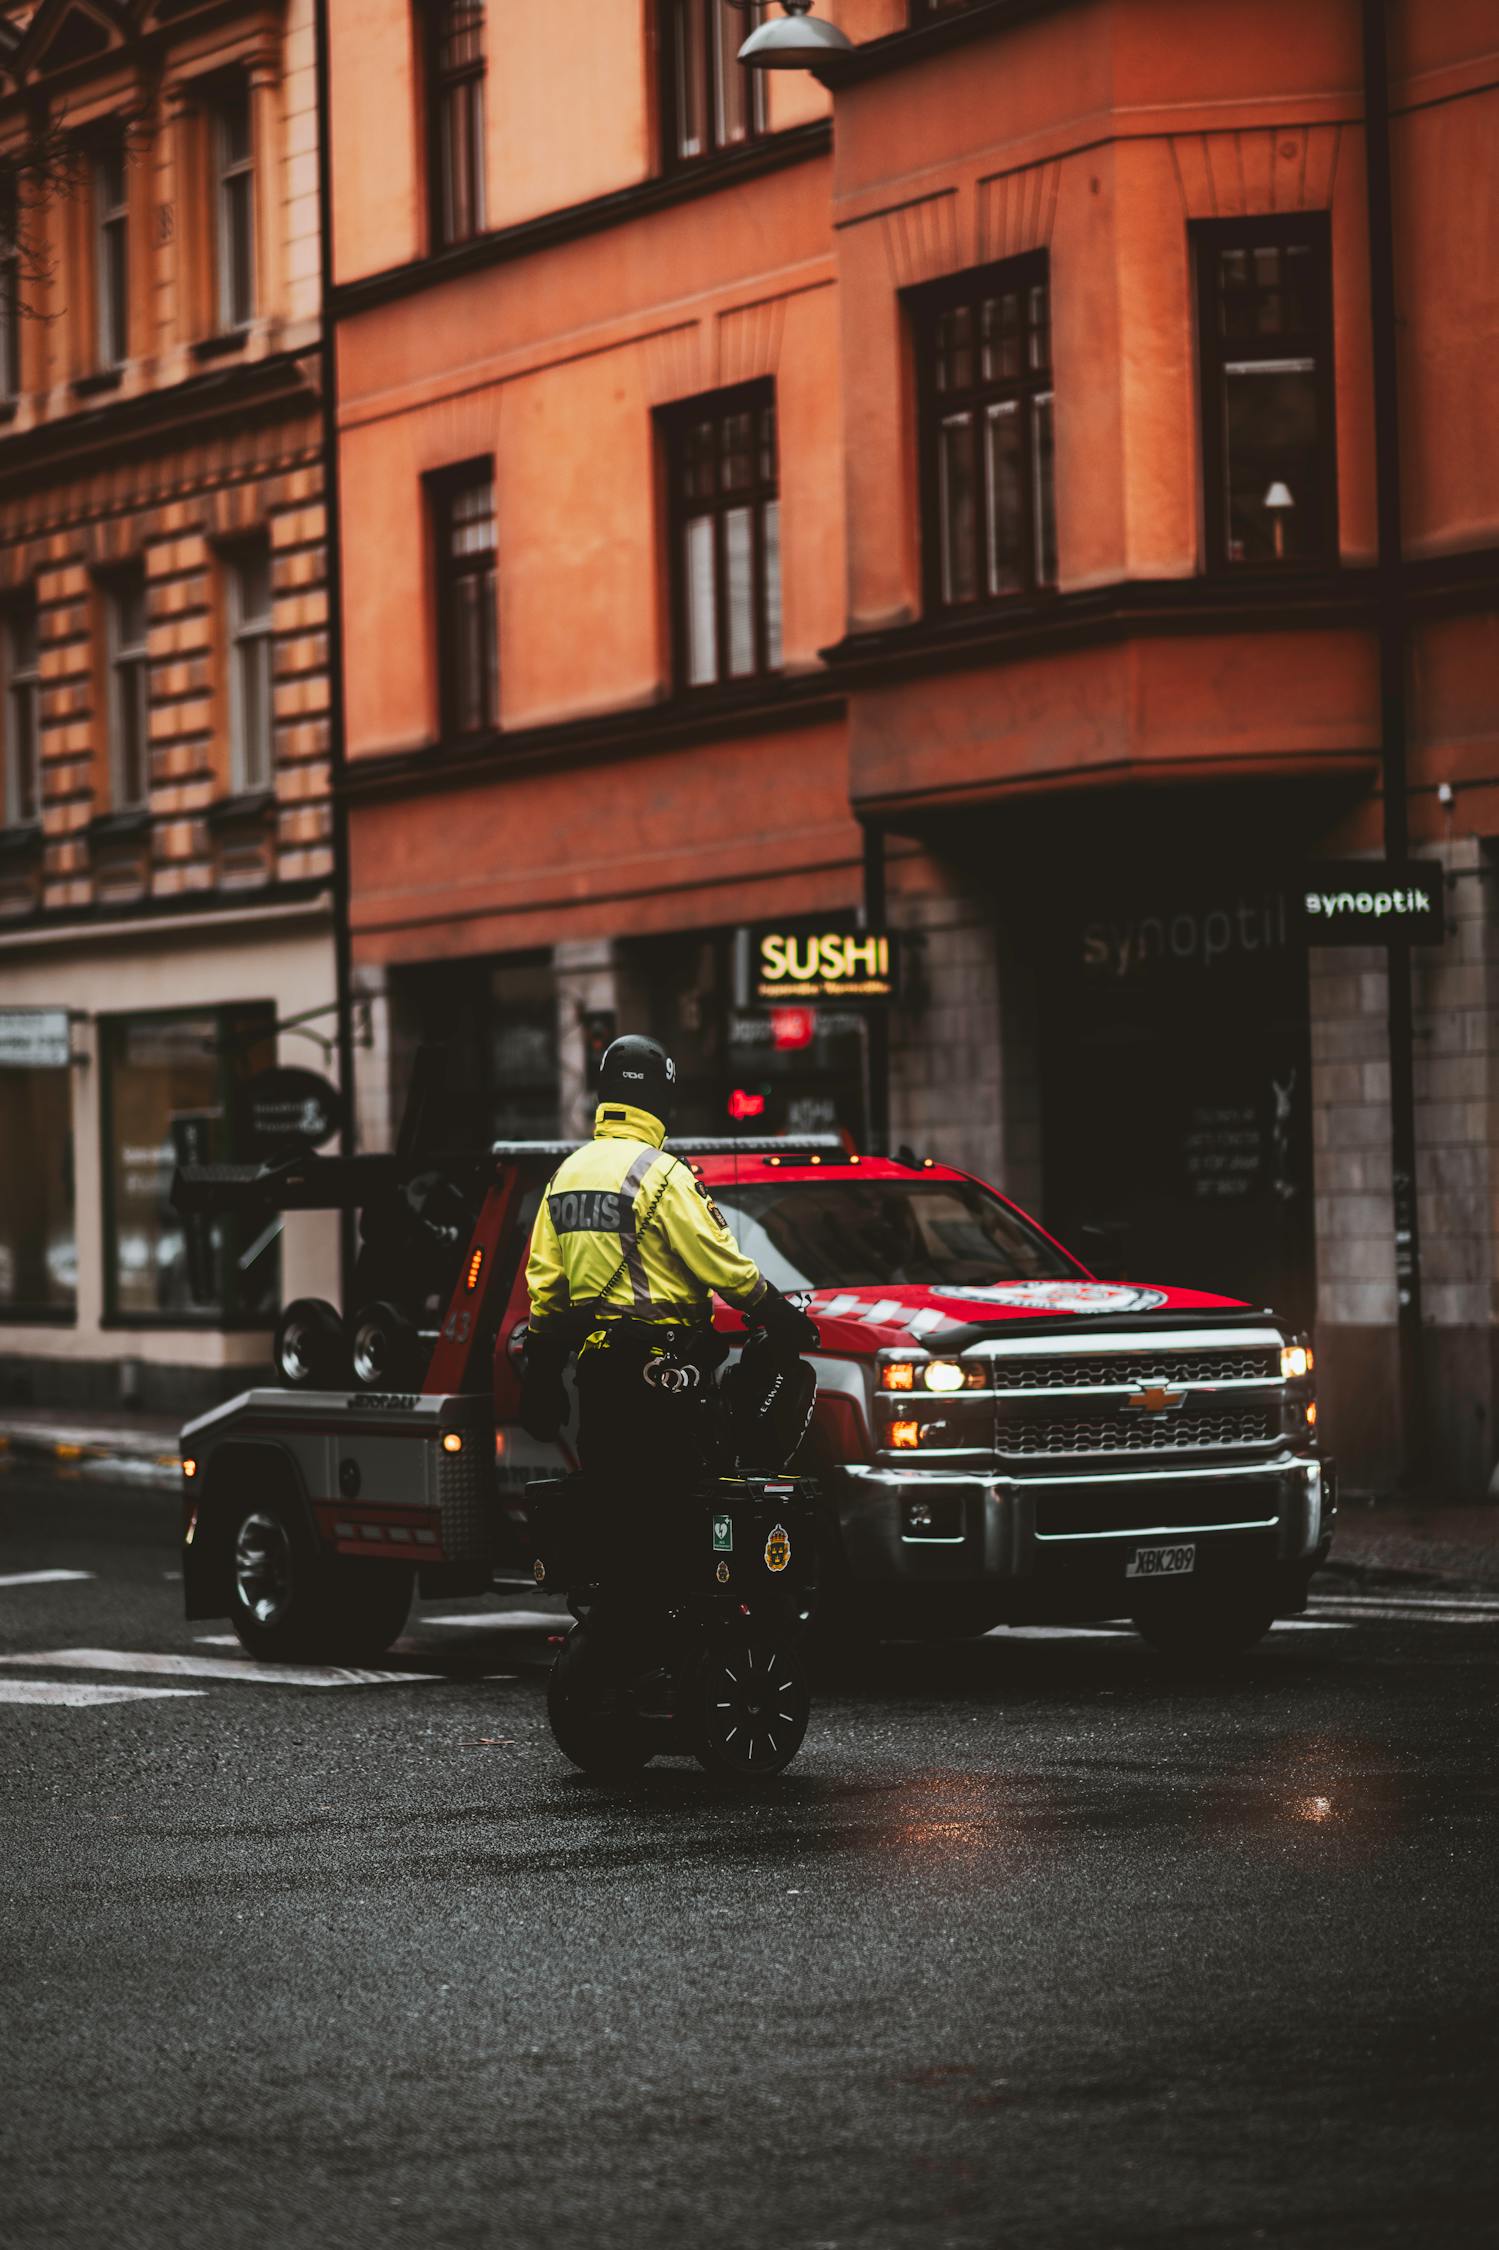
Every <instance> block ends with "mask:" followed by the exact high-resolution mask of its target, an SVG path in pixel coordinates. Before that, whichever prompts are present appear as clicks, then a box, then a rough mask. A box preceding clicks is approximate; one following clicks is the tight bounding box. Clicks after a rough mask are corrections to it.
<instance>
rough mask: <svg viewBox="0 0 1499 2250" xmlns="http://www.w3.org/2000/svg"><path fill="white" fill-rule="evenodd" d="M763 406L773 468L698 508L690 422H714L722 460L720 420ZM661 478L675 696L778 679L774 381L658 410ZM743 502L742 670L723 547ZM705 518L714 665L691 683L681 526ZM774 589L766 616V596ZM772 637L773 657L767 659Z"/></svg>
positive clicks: (756, 449)
mask: <svg viewBox="0 0 1499 2250" xmlns="http://www.w3.org/2000/svg"><path fill="white" fill-rule="evenodd" d="M766 408H769V409H770V412H771V415H772V417H773V419H772V425H771V438H772V443H773V445H774V448H775V464H774V474H773V476H772V477H771V478H769V479H767V478H765V477H764V476H762V475H761V474H760V473H759V469H758V462H757V466H756V472H755V474H754V476H753V478H752V480H751V482H750V484H749V485H748V486H747V487H746V488H745V489H744V490H743V491H742V492H734V493H729V492H725V491H724V490H723V489H722V488H721V487H720V489H719V490H718V491H716V492H715V494H714V496H713V499H712V502H711V504H709V505H708V506H702V505H699V504H697V503H695V502H694V501H693V500H691V499H690V498H689V496H688V495H687V494H686V492H685V491H684V489H683V487H684V484H685V469H686V448H687V441H688V436H689V433H690V432H691V430H692V429H693V427H694V426H695V425H697V424H700V423H702V422H704V421H706V420H709V419H712V420H713V421H714V422H716V423H717V424H718V426H719V430H718V437H717V442H716V450H715V462H716V463H717V464H721V463H722V461H723V458H724V451H725V448H724V441H723V434H722V432H723V425H724V424H725V423H726V422H727V420H728V418H729V416H730V415H734V414H742V413H749V414H751V415H752V416H756V417H758V416H759V415H760V414H761V413H762V412H763V411H764V410H765V409H766ZM659 425H660V430H661V437H662V446H663V454H664V467H665V478H666V524H667V540H668V547H667V556H668V563H667V585H668V590H669V598H670V605H671V640H672V650H671V654H672V686H673V689H674V691H675V692H676V693H677V694H678V695H683V696H693V697H711V696H719V695H724V694H728V693H732V692H734V691H735V690H739V691H743V690H744V689H746V688H752V687H755V686H763V685H764V684H765V682H766V681H768V680H775V679H779V678H780V677H781V675H782V674H783V672H784V671H785V668H786V667H785V607H784V599H783V574H782V570H781V559H782V556H783V554H784V551H785V549H784V542H783V539H782V536H781V520H780V508H781V450H780V416H779V411H778V405H777V399H776V386H775V381H774V378H773V377H771V376H759V377H756V378H755V379H754V380H752V381H750V382H747V383H735V384H732V385H730V386H728V387H726V388H725V389H723V390H716V391H704V392H700V393H699V394H698V395H697V396H696V397H694V398H690V399H682V400H678V401H675V402H674V403H673V404H672V405H671V406H669V407H666V408H663V409H662V410H661V413H660V416H659ZM762 445H763V439H762V436H761V433H760V432H759V430H758V429H756V430H754V431H753V432H752V435H751V441H750V454H751V458H752V460H756V461H757V457H758V456H759V454H760V453H761V450H762ZM771 505H774V507H775V510H776V537H775V553H776V571H775V584H774V588H773V589H772V586H771V576H770V568H769V563H768V559H767V558H768V552H769V546H770V542H769V541H768V539H767V537H766V510H767V508H768V507H770V506H771ZM741 507H748V508H749V509H750V513H751V523H752V534H751V538H752V544H751V570H752V577H753V607H752V617H753V624H754V641H755V661H754V664H753V665H752V667H751V669H750V670H749V671H747V672H734V671H731V670H730V669H729V655H730V633H729V603H728V578H729V569H728V552H727V544H726V535H725V531H724V523H725V519H726V518H727V517H728V516H729V515H730V514H731V513H732V512H733V511H734V510H736V509H738V508H741ZM704 517H708V518H710V519H711V520H712V522H713V525H714V532H713V561H714V581H713V617H714V630H713V646H714V659H715V664H716V667H717V670H716V676H715V677H714V678H713V679H711V680H701V681H696V682H694V681H693V679H692V677H691V638H692V636H691V623H690V617H689V607H690V601H691V588H690V582H689V572H688V566H687V530H688V526H689V525H690V524H691V523H694V522H697V521H700V520H702V519H703V518H704ZM772 591H773V593H774V612H773V615H772V604H771V596H772ZM772 642H774V645H775V650H776V660H775V661H774V662H772V661H771V645H772Z"/></svg>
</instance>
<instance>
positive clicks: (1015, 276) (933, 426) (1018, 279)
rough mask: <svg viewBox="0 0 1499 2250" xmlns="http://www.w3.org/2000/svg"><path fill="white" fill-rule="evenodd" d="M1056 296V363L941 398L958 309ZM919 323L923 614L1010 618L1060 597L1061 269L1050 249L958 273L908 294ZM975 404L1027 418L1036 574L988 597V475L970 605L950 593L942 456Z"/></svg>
mask: <svg viewBox="0 0 1499 2250" xmlns="http://www.w3.org/2000/svg"><path fill="white" fill-rule="evenodd" d="M1038 282H1039V283H1040V284H1041V286H1042V287H1043V288H1044V289H1045V291H1046V335H1047V339H1048V348H1047V358H1046V364H1045V366H1044V368H1031V367H1029V366H1026V367H1024V368H1022V370H1021V372H1020V373H1019V374H1018V375H1013V376H999V377H995V378H994V379H993V380H991V381H989V382H987V383H985V382H982V381H979V380H975V381H974V382H973V383H972V384H970V385H968V386H966V387H965V389H964V390H963V391H961V392H949V391H941V390H939V389H938V387H937V369H936V361H937V346H938V326H939V323H940V321H941V319H942V317H943V316H944V314H946V313H948V312H951V311H952V310H953V309H954V308H955V307H958V306H962V305H968V306H971V307H973V308H975V312H976V308H977V307H978V305H979V304H980V303H981V301H982V300H983V299H985V298H989V297H999V296H1005V295H1008V294H1009V293H1011V292H1012V291H1013V292H1014V293H1015V294H1016V295H1017V296H1019V297H1020V298H1021V299H1022V300H1026V299H1028V296H1029V292H1030V291H1031V290H1032V289H1034V288H1035V286H1036V284H1037V283H1038ZM907 304H908V307H909V312H910V318H911V334H912V341H913V346H914V357H915V372H916V383H915V391H916V459H917V480H918V486H919V492H920V531H921V585H922V610H923V614H924V615H925V616H927V617H943V618H947V617H963V616H971V615H974V614H976V613H978V612H980V611H986V610H1000V609H1004V608H1007V607H1010V606H1012V605H1013V604H1015V603H1017V602H1033V601H1038V600H1040V601H1044V600H1047V599H1049V598H1050V597H1051V596H1053V595H1054V594H1055V592H1056V589H1057V574H1058V567H1059V550H1060V541H1059V538H1058V523H1057V510H1056V476H1055V457H1056V456H1055V426H1056V362H1055V356H1054V353H1053V351H1052V349H1051V344H1050V339H1051V336H1052V329H1053V322H1052V308H1051V261H1050V258H1049V255H1048V253H1047V252H1046V251H1045V250H1027V251H1024V252H1022V253H1021V255H1020V256H1019V257H1015V258H1005V259H1001V260H1000V261H998V262H997V263H995V264H993V265H987V266H972V267H969V268H967V269H966V270H965V271H964V272H962V273H960V274H953V275H950V276H948V277H946V278H945V279H944V280H942V281H940V282H934V283H927V284H925V285H924V286H922V287H920V288H917V289H913V290H911V291H909V292H908V294H907ZM1030 333H1031V322H1030V320H1029V318H1028V317H1027V319H1026V320H1025V324H1024V326H1023V328H1022V335H1023V336H1029V334H1030ZM978 339H979V328H978V326H977V324H976V325H975V329H974V346H973V348H974V350H975V352H977V350H978V348H979V345H978ZM958 397H961V398H965V399H967V400H968V401H969V402H970V407H971V410H972V411H973V412H974V413H975V415H976V416H977V415H979V414H980V413H981V412H982V409H983V407H984V405H985V404H986V403H987V404H994V403H1000V402H1003V401H1006V400H1014V402H1015V403H1016V404H1017V405H1018V406H1019V407H1020V408H1021V409H1022V410H1023V413H1022V423H1021V427H1022V430H1023V433H1024V443H1025V453H1024V470H1023V475H1022V477H1021V489H1022V494H1023V502H1022V504H1023V509H1024V541H1023V553H1024V556H1025V562H1026V567H1025V571H1024V573H1023V576H1022V579H1021V583H1020V584H1019V585H1018V586H1013V587H1008V588H1005V589H1003V590H1002V591H1000V592H997V593H990V592H989V591H988V590H987V562H986V554H987V539H986V533H987V528H988V521H989V507H988V501H987V495H986V486H985V479H984V477H983V475H982V473H981V471H982V462H981V461H980V462H979V463H978V464H977V466H978V470H979V472H980V473H979V474H978V475H977V478H976V483H975V506H974V549H975V553H974V568H975V586H976V587H977V588H979V589H981V590H980V591H976V592H975V593H974V594H973V596H972V597H971V598H969V599H956V600H950V599H949V598H948V596H947V594H946V592H945V590H944V581H943V571H944V564H945V561H946V550H945V549H944V547H943V543H942V505H941V475H940V462H939V447H940V433H941V424H942V419H943V416H944V414H945V413H947V412H950V411H951V406H952V401H953V399H954V398H958ZM1041 401H1045V402H1047V403H1049V405H1050V407H1051V426H1052V432H1053V436H1052V444H1051V535H1052V554H1051V564H1052V573H1051V576H1050V577H1046V576H1043V574H1042V568H1041V562H1042V558H1041V554H1040V542H1039V536H1038V527H1039V525H1040V522H1041V517H1042V510H1041V508H1040V507H1039V505H1038V483H1039V479H1038V467H1039V460H1040V455H1039V449H1038V438H1039V430H1038V424H1037V421H1036V414H1035V409H1036V406H1037V404H1038V403H1039V402H1041Z"/></svg>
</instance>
